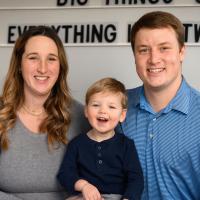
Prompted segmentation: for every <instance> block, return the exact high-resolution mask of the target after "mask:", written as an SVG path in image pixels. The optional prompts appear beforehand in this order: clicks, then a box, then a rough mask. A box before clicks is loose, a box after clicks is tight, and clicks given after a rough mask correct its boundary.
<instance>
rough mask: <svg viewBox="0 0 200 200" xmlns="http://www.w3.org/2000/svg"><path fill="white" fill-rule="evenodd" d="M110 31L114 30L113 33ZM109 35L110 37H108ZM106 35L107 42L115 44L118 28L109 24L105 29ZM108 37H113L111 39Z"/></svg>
mask: <svg viewBox="0 0 200 200" xmlns="http://www.w3.org/2000/svg"><path fill="white" fill-rule="evenodd" d="M108 29H112V30H113V31H112V32H110V33H109V30H108ZM108 33H109V35H108ZM104 35H105V40H106V41H107V42H109V43H111V42H113V41H114V40H115V39H116V36H117V34H116V27H115V26H114V25H113V24H109V25H107V26H106V28H105V32H104ZM108 36H111V37H110V38H109V37H108Z"/></svg>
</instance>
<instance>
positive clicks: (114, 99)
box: [85, 92, 126, 134]
mask: <svg viewBox="0 0 200 200" xmlns="http://www.w3.org/2000/svg"><path fill="white" fill-rule="evenodd" d="M121 100H122V95H121V94H120V93H111V92H99V93H96V94H94V95H92V96H91V97H90V100H89V102H88V105H86V107H85V115H86V117H87V118H88V120H89V122H90V124H91V126H92V127H93V129H94V130H95V132H97V133H100V134H109V133H112V132H113V130H114V128H115V127H116V126H117V124H118V122H122V121H123V120H124V119H125V117H126V109H123V108H122V103H121Z"/></svg>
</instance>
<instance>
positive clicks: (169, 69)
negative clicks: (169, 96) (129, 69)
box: [134, 27, 185, 91]
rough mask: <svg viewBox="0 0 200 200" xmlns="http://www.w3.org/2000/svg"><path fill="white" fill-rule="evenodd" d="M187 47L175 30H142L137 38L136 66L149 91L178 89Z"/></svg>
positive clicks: (135, 50)
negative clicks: (179, 40)
mask: <svg viewBox="0 0 200 200" xmlns="http://www.w3.org/2000/svg"><path fill="white" fill-rule="evenodd" d="M184 52H185V47H181V48H180V46H179V43H178V40H177V37H176V33H175V31H174V30H173V29H172V28H170V27H169V28H157V29H148V28H142V29H140V30H139V31H138V33H137V34H136V37H135V49H134V55H135V64H136V70H137V73H138V75H139V77H140V79H141V80H142V81H143V83H144V87H145V89H146V90H147V89H148V90H152V91H153V90H155V91H160V90H165V89H169V88H171V89H175V90H176V89H178V87H179V85H180V82H181V71H182V68H181V64H182V61H183V59H184Z"/></svg>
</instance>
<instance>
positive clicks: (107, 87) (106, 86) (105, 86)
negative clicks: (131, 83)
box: [85, 77, 128, 109]
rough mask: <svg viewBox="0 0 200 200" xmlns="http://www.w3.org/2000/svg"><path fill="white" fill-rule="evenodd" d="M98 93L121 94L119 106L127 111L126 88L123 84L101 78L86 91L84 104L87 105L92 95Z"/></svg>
mask: <svg viewBox="0 0 200 200" xmlns="http://www.w3.org/2000/svg"><path fill="white" fill-rule="evenodd" d="M99 92H111V93H113V94H121V97H122V98H121V104H122V108H123V109H127V106H128V98H127V95H126V88H125V86H124V84H123V83H121V82H120V81H118V80H116V79H114V78H110V77H107V78H103V79H100V80H98V81H96V82H95V83H93V84H92V85H91V86H90V87H89V88H88V90H87V92H86V96H85V103H86V105H88V103H89V100H90V98H91V96H92V95H94V94H96V93H99Z"/></svg>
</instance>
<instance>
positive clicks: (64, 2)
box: [57, 0, 67, 6]
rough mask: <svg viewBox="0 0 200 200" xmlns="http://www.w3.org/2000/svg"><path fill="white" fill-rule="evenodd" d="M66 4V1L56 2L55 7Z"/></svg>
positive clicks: (59, 0) (58, 0)
mask: <svg viewBox="0 0 200 200" xmlns="http://www.w3.org/2000/svg"><path fill="white" fill-rule="evenodd" d="M66 3H67V0H57V6H64V5H65V4H66Z"/></svg>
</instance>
